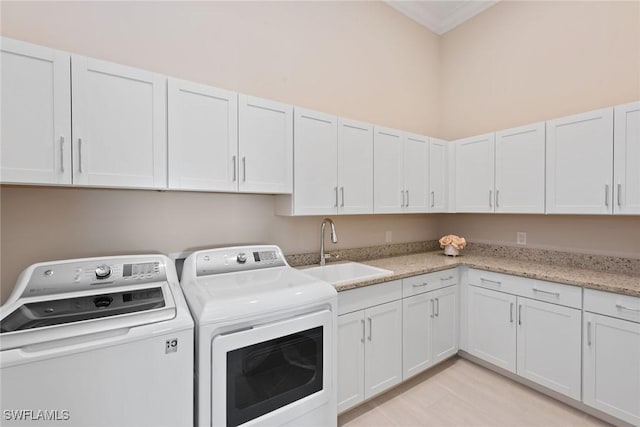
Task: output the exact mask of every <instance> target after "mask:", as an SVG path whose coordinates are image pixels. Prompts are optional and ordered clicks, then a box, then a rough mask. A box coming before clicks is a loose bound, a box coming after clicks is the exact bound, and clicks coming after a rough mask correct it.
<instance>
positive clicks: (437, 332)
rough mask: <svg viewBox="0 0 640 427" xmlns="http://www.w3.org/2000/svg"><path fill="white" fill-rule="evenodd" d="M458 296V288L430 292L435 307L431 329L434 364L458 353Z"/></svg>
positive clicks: (451, 287)
mask: <svg viewBox="0 0 640 427" xmlns="http://www.w3.org/2000/svg"><path fill="white" fill-rule="evenodd" d="M458 295H459V290H458V286H449V287H447V288H443V289H438V290H436V291H433V292H430V296H431V298H432V299H433V301H434V306H435V313H434V317H433V323H432V328H431V330H432V334H431V335H432V337H433V338H432V351H433V353H432V354H433V357H432V361H433V363H434V364H435V363H438V362H441V361H443V360H445V359H447V358H449V357H451V356H453V355H454V354H456V353H457V352H458Z"/></svg>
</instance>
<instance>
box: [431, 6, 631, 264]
mask: <svg viewBox="0 0 640 427" xmlns="http://www.w3.org/2000/svg"><path fill="white" fill-rule="evenodd" d="M441 52H442V57H441V59H442V63H441V67H442V84H443V86H442V122H441V127H440V133H441V134H442V136H443V137H444V138H447V139H450V140H451V139H456V138H462V137H466V136H472V135H477V134H481V133H485V132H491V131H495V130H500V129H506V128H509V127H514V126H519V125H523V124H527V123H532V122H536V121H541V120H545V119H549V118H554V117H562V116H563V115H569V114H574V113H580V112H585V111H589V110H592V109H597V108H602V107H606V106H610V105H615V104H621V103H625V102H631V101H637V100H640V2H638V1H626V2H618V1H501V2H500V3H498V4H497V5H495V6H493V7H492V8H490V9H488V10H486V11H485V12H483V13H481V14H479V15H477V16H476V17H475V18H473V19H471V20H470V21H468V22H466V23H465V24H463V25H461V26H460V27H458V28H456V29H454V30H452V31H450V32H448V33H446V34H445V35H444V36H443V37H442V46H441ZM576 161H579V158H577V159H576ZM638 167H640V165H639V166H638ZM440 231H441V233H443V234H444V233H457V234H462V235H464V236H465V237H467V238H468V239H470V240H473V241H480V242H493V243H505V244H511V245H514V244H515V238H516V232H517V231H526V232H528V244H529V246H533V247H541V248H549V249H562V250H574V251H579V252H586V253H596V254H612V255H613V254H615V255H621V256H628V257H633V258H640V217H638V216H633V217H625V218H620V217H615V218H614V217H611V216H571V215H570V216H558V215H554V216H551V215H550V216H545V215H470V214H456V215H451V216H447V217H446V218H444V220H443V222H442V223H441V229H440Z"/></svg>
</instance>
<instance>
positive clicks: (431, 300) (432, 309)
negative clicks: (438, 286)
mask: <svg viewBox="0 0 640 427" xmlns="http://www.w3.org/2000/svg"><path fill="white" fill-rule="evenodd" d="M429 301H430V302H431V316H429V317H431V318H432V319H433V317H434V316H435V314H436V309H435V305H434V303H433V298H432V299H430V300H429Z"/></svg>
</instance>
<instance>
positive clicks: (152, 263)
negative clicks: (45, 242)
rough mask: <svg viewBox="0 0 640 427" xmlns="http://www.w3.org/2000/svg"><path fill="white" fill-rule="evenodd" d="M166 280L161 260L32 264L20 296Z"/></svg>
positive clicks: (137, 259) (106, 260)
mask: <svg viewBox="0 0 640 427" xmlns="http://www.w3.org/2000/svg"><path fill="white" fill-rule="evenodd" d="M166 280H167V275H166V270H165V265H164V262H163V260H162V259H160V258H158V259H154V258H131V259H122V258H120V257H118V258H104V259H99V258H96V259H93V260H84V261H75V262H61V263H45V264H39V265H38V266H36V267H35V268H34V269H33V271H32V273H31V276H30V277H29V282H28V284H27V286H26V288H25V290H24V292H23V293H22V297H33V296H40V295H51V294H60V293H65V292H77V291H83V290H98V289H102V288H112V287H117V286H125V285H137V284H144V283H153V282H162V281H166Z"/></svg>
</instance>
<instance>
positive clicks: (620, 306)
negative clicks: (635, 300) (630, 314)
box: [616, 304, 640, 313]
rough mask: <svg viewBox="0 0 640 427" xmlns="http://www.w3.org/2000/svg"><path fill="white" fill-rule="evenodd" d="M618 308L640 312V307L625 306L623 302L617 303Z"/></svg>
mask: <svg viewBox="0 0 640 427" xmlns="http://www.w3.org/2000/svg"><path fill="white" fill-rule="evenodd" d="M616 308H618V309H620V310H628V311H635V312H638V313H640V308H631V307H625V306H624V305H622V304H616Z"/></svg>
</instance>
